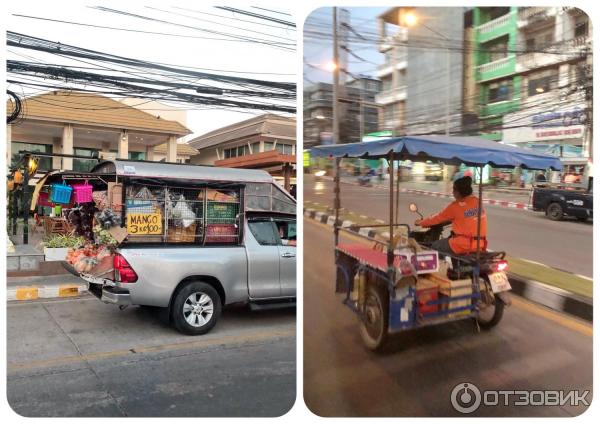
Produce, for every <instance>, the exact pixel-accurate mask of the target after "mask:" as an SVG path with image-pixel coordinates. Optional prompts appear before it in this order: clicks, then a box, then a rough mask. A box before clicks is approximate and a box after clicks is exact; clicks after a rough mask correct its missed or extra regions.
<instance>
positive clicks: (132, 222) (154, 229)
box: [127, 212, 162, 234]
mask: <svg viewBox="0 0 600 424" xmlns="http://www.w3.org/2000/svg"><path fill="white" fill-rule="evenodd" d="M127 233H129V234H162V217H161V214H160V213H156V212H155V213H131V214H127Z"/></svg>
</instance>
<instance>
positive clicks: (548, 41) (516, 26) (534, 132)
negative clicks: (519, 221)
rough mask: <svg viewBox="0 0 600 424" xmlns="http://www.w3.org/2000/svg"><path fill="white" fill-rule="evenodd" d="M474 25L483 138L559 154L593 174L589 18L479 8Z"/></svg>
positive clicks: (559, 10)
mask: <svg viewBox="0 0 600 424" xmlns="http://www.w3.org/2000/svg"><path fill="white" fill-rule="evenodd" d="M473 25H474V30H475V46H476V49H475V53H474V54H475V62H476V64H477V68H476V72H475V80H476V82H477V85H478V88H479V102H480V104H479V117H480V119H481V124H482V126H481V130H482V131H483V132H485V133H486V134H487V136H488V137H490V138H492V139H495V140H502V141H503V142H505V143H511V144H516V145H520V146H524V147H529V148H535V149H538V150H543V151H546V152H548V153H554V154H556V155H558V156H560V157H561V159H562V161H563V163H564V164H565V165H572V166H576V167H578V169H577V170H576V172H581V173H585V172H587V171H588V169H584V168H586V165H587V163H588V158H590V157H591V155H592V139H591V126H590V121H591V119H590V118H591V110H590V109H591V85H592V84H591V75H592V73H591V65H592V61H591V57H592V56H591V51H592V50H591V48H592V34H591V23H590V20H589V18H588V16H587V15H586V14H585V13H584V12H582V11H581V10H580V9H577V8H574V7H549V8H548V7H546V8H544V7H519V8H517V7H510V8H508V7H506V8H475V9H474V11H473ZM590 163H591V162H590ZM582 171H585V172H582Z"/></svg>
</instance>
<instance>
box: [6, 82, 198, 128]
mask: <svg viewBox="0 0 600 424" xmlns="http://www.w3.org/2000/svg"><path fill="white" fill-rule="evenodd" d="M22 101H23V110H24V115H23V117H24V118H25V119H28V118H29V119H38V120H43V121H54V122H63V123H72V124H85V125H97V126H100V127H109V128H120V129H126V130H141V131H149V132H156V133H163V134H173V135H179V136H184V135H187V134H190V133H191V131H190V130H189V129H187V128H186V127H184V126H183V125H181V124H180V123H179V122H176V121H167V120H165V119H162V118H157V117H155V116H154V115H151V114H149V113H146V112H144V111H142V110H139V109H136V108H135V107H131V106H127V105H126V104H124V103H121V102H119V101H117V100H113V99H111V98H109V97H106V96H103V95H101V94H96V93H84V92H74V91H52V92H49V93H44V94H40V95H37V96H32V97H27V98H24V99H23V100H22ZM6 110H7V114H9V113H10V112H11V110H12V105H11V103H10V102H7V105H6Z"/></svg>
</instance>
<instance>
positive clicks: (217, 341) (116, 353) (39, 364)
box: [7, 329, 296, 372]
mask: <svg viewBox="0 0 600 424" xmlns="http://www.w3.org/2000/svg"><path fill="white" fill-rule="evenodd" d="M295 336H296V330H295V329H290V330H276V331H263V332H258V333H254V334H243V335H231V336H221V337H216V338H213V339H204V340H197V341H192V342H181V343H168V344H161V345H156V346H139V347H132V348H130V349H121V350H113V351H108V352H97V353H90V354H87V355H78V356H63V357H59V358H52V359H45V360H41V361H31V362H21V363H18V362H17V363H8V365H7V372H16V371H23V370H29V369H33V368H44V367H52V366H60V365H69V364H74V363H81V362H87V361H99V360H102V359H108V358H117V357H121V356H131V355H139V354H140V353H157V352H166V351H172V350H182V349H193V348H202V347H208V346H216V345H222V344H244V343H250V342H256V341H267V340H270V339H275V338H279V337H295Z"/></svg>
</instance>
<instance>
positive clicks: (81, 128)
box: [6, 91, 191, 171]
mask: <svg viewBox="0 0 600 424" xmlns="http://www.w3.org/2000/svg"><path fill="white" fill-rule="evenodd" d="M22 104H23V110H24V115H23V116H22V117H21V118H19V119H17V120H16V121H14V122H13V123H11V124H9V125H7V129H6V131H7V134H6V135H7V137H6V138H7V164H8V165H9V166H10V165H11V164H14V163H17V161H18V160H19V151H30V152H39V153H45V154H50V155H51V154H65V155H74V156H79V158H71V157H59V156H55V157H51V156H48V157H41V158H40V161H39V169H40V170H41V171H46V170H51V169H63V170H76V171H87V170H89V169H91V168H92V167H93V166H94V165H95V164H96V163H97V159H95V158H103V157H105V158H123V159H134V160H155V158H154V149H155V148H156V146H158V145H165V160H166V161H167V162H176V161H177V146H178V143H177V141H178V139H179V138H181V137H184V136H186V135H188V134H190V133H191V131H190V130H189V129H187V128H186V127H185V126H184V125H181V124H180V123H179V122H176V121H169V120H165V119H162V118H157V117H156V116H153V115H151V114H148V113H146V112H144V111H141V110H138V109H136V108H133V107H130V106H127V105H124V104H123V103H121V102H119V101H117V100H114V99H111V98H108V97H105V96H102V95H100V94H90V93H79V92H73V91H54V92H49V93H44V94H40V95H37V96H32V97H28V98H24V99H23V100H22ZM11 108H12V105H11V104H7V113H10V112H11ZM86 157H89V158H90V159H86Z"/></svg>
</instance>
